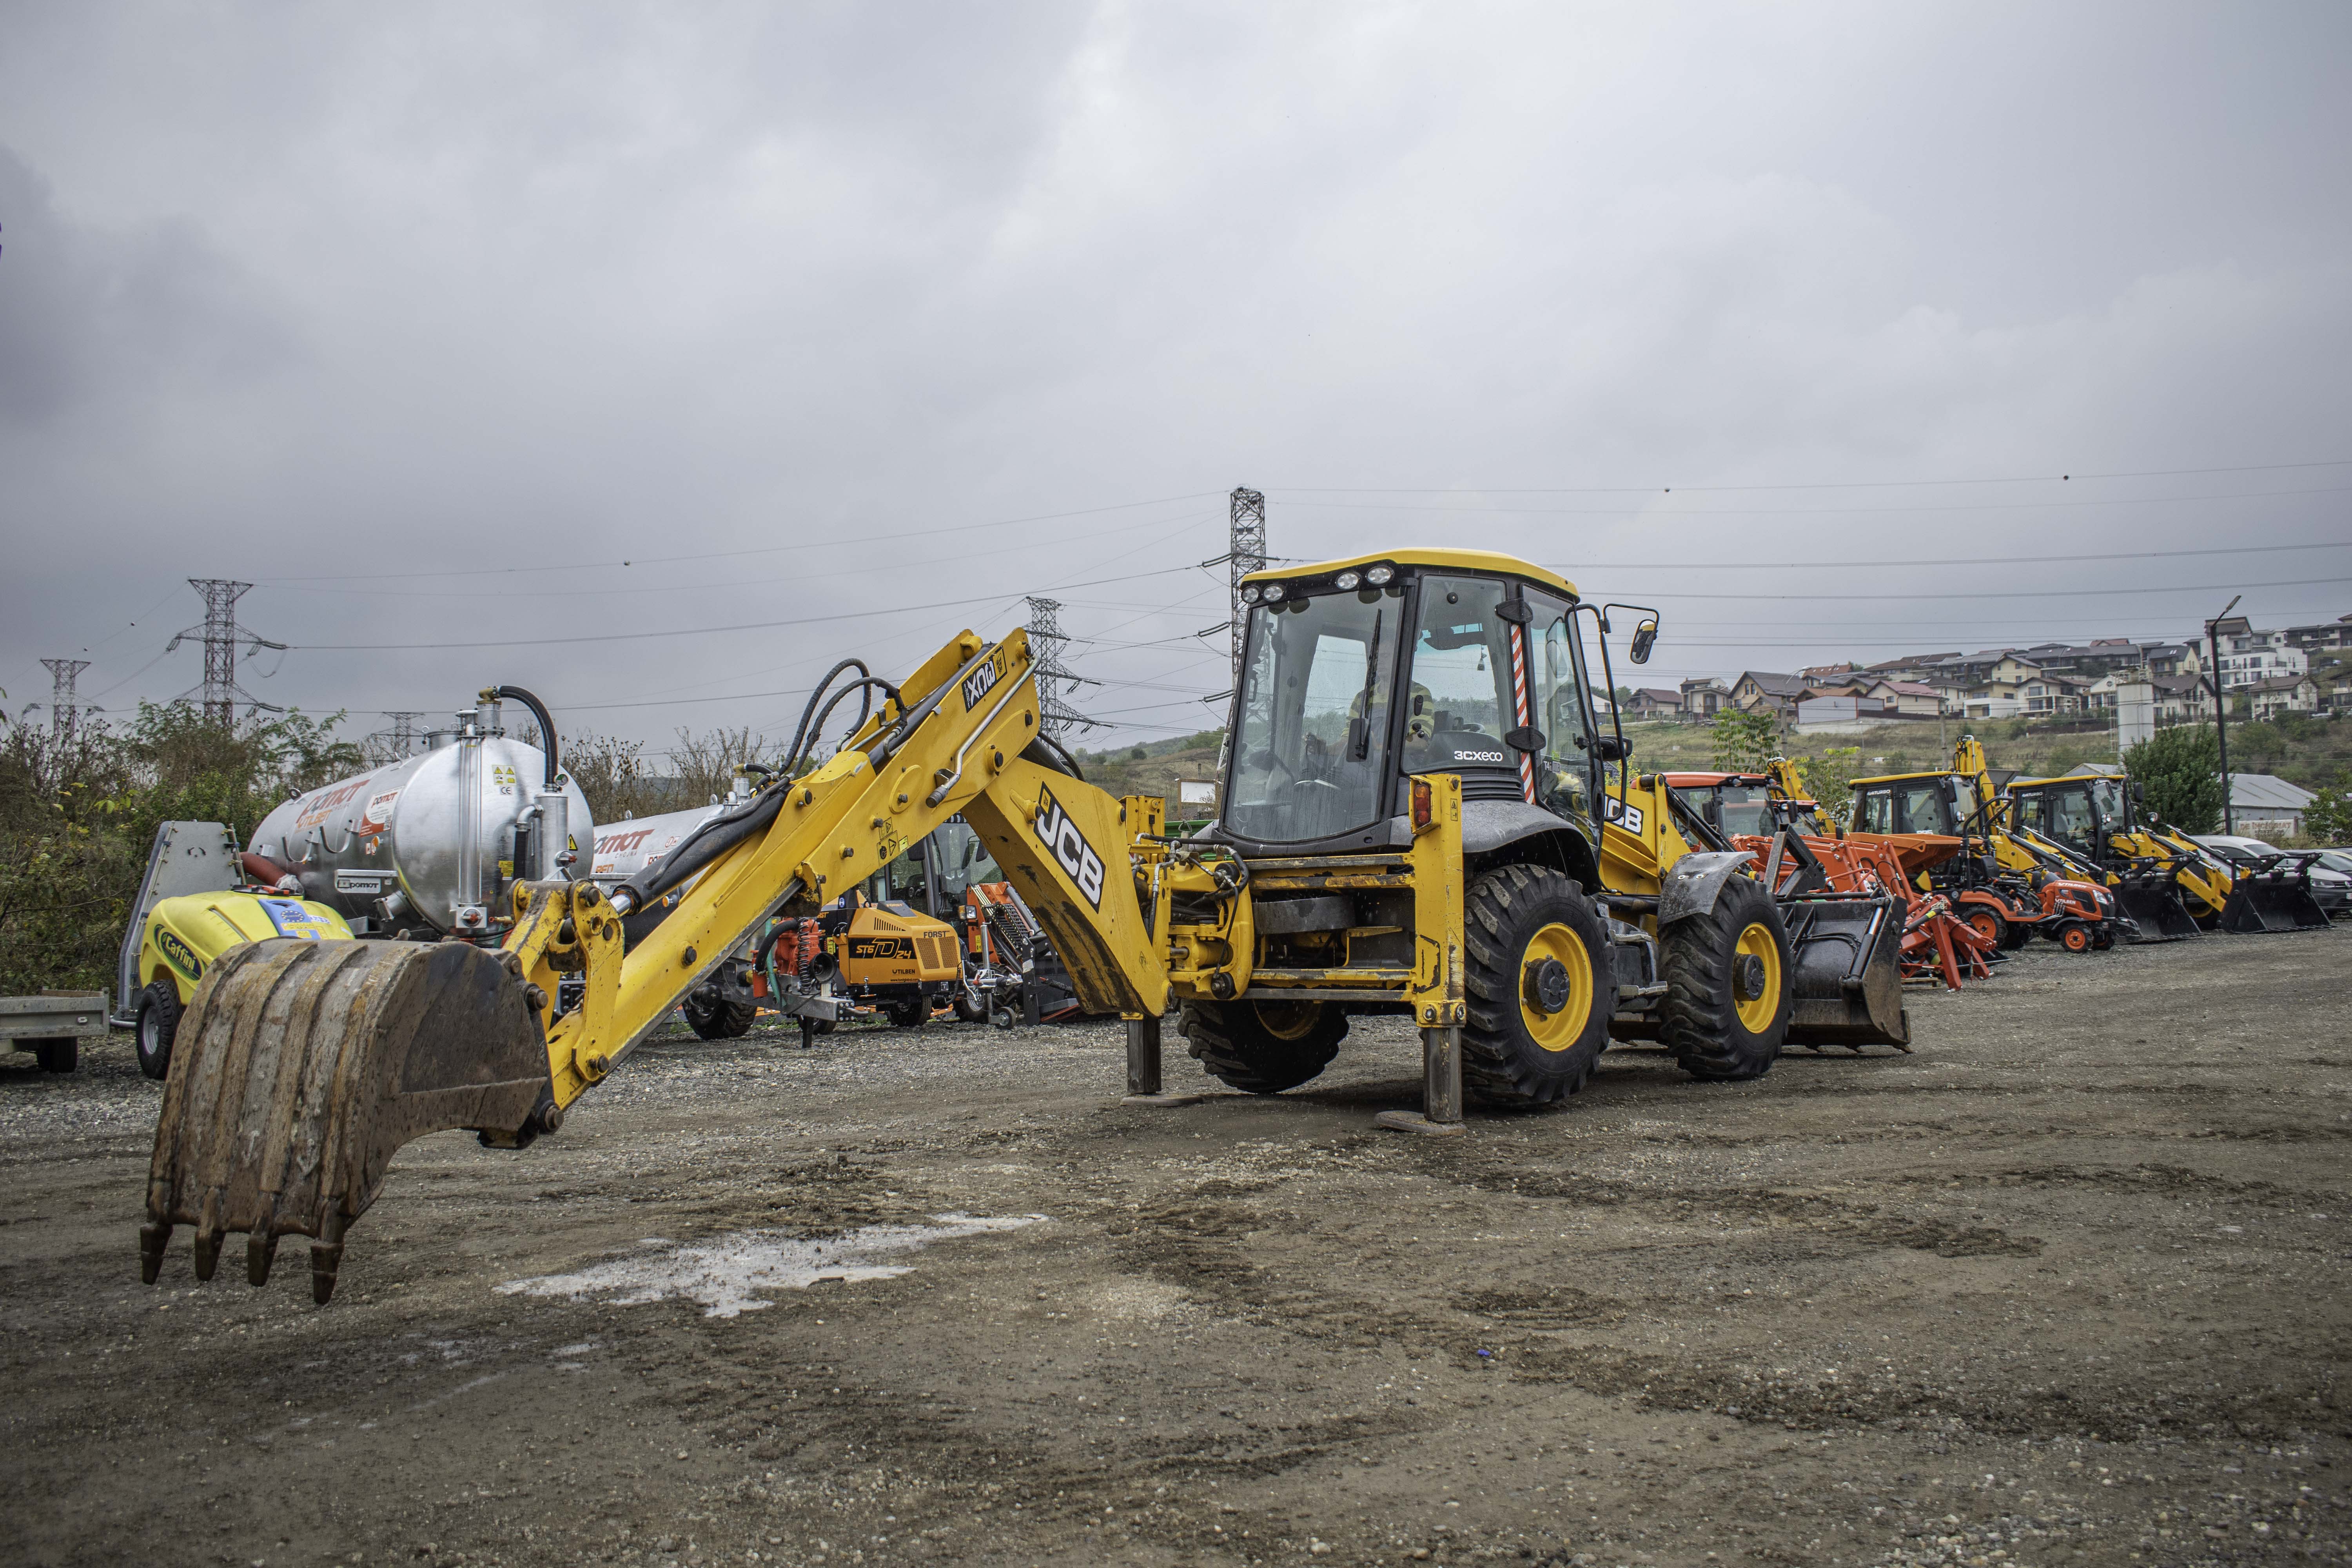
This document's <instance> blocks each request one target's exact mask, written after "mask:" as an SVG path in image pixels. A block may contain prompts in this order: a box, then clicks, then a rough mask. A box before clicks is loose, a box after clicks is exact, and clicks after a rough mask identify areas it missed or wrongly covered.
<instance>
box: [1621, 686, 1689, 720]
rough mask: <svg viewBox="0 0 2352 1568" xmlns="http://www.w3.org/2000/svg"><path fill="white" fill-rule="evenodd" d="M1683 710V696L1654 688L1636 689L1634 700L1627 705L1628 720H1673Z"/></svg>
mask: <svg viewBox="0 0 2352 1568" xmlns="http://www.w3.org/2000/svg"><path fill="white" fill-rule="evenodd" d="M1682 710H1683V695H1682V693H1681V692H1679V691H1664V690H1661V689H1659V688H1657V687H1654V686H1643V687H1639V688H1637V689H1635V690H1634V692H1633V700H1632V701H1630V702H1628V703H1626V704H1625V717H1626V718H1628V719H1672V718H1675V717H1676V716H1677V715H1679V714H1680V713H1681V712H1682Z"/></svg>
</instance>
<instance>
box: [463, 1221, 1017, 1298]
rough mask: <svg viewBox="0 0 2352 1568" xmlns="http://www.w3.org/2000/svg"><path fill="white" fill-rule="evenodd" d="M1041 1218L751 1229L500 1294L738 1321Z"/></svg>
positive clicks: (514, 1284) (544, 1278)
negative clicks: (680, 1307)
mask: <svg viewBox="0 0 2352 1568" xmlns="http://www.w3.org/2000/svg"><path fill="white" fill-rule="evenodd" d="M1045 1217H1046V1216H1045V1215H1040V1214H1033V1215H1010V1216H1006V1217H1002V1218H988V1217H983V1216H980V1215H960V1214H942V1215H932V1216H931V1218H932V1219H933V1220H934V1221H936V1222H937V1223H936V1224H932V1225H869V1226H866V1227H865V1228H863V1229H861V1230H853V1231H849V1232H846V1233H845V1234H844V1235H841V1236H837V1237H832V1238H831V1239H829V1240H825V1241H800V1240H796V1239H794V1238H793V1237H788V1236H786V1235H784V1234H783V1233H782V1231H774V1230H750V1231H743V1232H740V1233H739V1234H737V1235H734V1236H730V1237H720V1238H719V1240H717V1241H706V1242H693V1243H689V1244H688V1245H686V1246H683V1247H671V1246H669V1245H668V1244H667V1243H666V1242H665V1243H662V1244H661V1245H662V1246H663V1247H665V1250H663V1251H660V1252H655V1253H640V1254H637V1255H636V1256H634V1257H630V1258H614V1259H613V1260H612V1261H610V1262H608V1263H599V1264H597V1265H596V1266H595V1267H594V1268H583V1269H581V1270H580V1271H579V1272H578V1273H576V1274H546V1275H541V1277H539V1278H538V1279H510V1280H509V1281H508V1282H507V1283H505V1284H503V1285H501V1286H499V1293H500V1294H501V1295H507V1296H513V1295H525V1296H568V1297H570V1298H571V1299H572V1300H575V1301H580V1300H588V1299H590V1298H592V1297H603V1298H605V1299H607V1300H611V1301H612V1303H613V1304H614V1305H615V1306H620V1307H637V1306H643V1305H645V1304H646V1303H647V1302H650V1301H660V1300H667V1299H669V1298H671V1297H682V1298H684V1299H686V1300H690V1301H699V1302H700V1303H702V1312H703V1316H705V1317H707V1318H733V1317H740V1315H741V1314H743V1313H745V1312H751V1311H757V1310H760V1309H761V1308H762V1307H772V1306H774V1305H775V1302H773V1301H772V1300H762V1299H761V1296H760V1294H759V1292H761V1291H767V1290H804V1289H807V1288H808V1287H809V1286H811V1285H814V1284H816V1283H817V1282H818V1281H820V1280H828V1279H837V1280H840V1281H843V1282H844V1283H849V1282H853V1281H856V1280H861V1279H897V1278H898V1276H899V1275H901V1274H904V1273H906V1272H908V1270H909V1269H910V1268H912V1267H913V1265H911V1264H904V1263H896V1264H893V1263H878V1262H876V1261H875V1259H877V1258H889V1257H893V1256H896V1255H897V1254H899V1253H905V1252H912V1251H915V1250H916V1249H917V1248H919V1247H928V1246H929V1245H930V1244H931V1243H932V1242H935V1241H947V1240H951V1239H952V1238H954V1237H961V1236H979V1235H982V1234H983V1233H985V1232H989V1231H999V1230H1019V1229H1021V1228H1022V1227H1023V1226H1032V1225H1037V1224H1040V1223H1042V1222H1043V1221H1044V1220H1045Z"/></svg>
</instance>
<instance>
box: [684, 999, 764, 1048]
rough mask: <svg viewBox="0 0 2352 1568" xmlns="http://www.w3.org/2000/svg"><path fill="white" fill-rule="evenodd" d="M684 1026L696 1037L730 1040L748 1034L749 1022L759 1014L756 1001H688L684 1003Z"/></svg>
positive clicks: (758, 1006) (749, 1030)
mask: <svg viewBox="0 0 2352 1568" xmlns="http://www.w3.org/2000/svg"><path fill="white" fill-rule="evenodd" d="M685 1012H686V1026H687V1027H688V1028H689V1029H692V1030H693V1031H694V1033H695V1036H696V1037H697V1038H698V1039H705V1040H732V1039H739V1038H740V1037H742V1036H744V1035H746V1034H749V1033H750V1032H751V1022H752V1020H753V1019H755V1018H757V1017H758V1016H760V1005H759V1004H758V1003H756V1002H707V1003H706V1002H688V1003H687V1004H686V1008H685Z"/></svg>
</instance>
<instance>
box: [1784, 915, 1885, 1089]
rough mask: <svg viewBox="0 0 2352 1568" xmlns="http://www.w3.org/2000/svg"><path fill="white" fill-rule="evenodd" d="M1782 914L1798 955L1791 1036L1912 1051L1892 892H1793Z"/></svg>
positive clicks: (1807, 1042)
mask: <svg viewBox="0 0 2352 1568" xmlns="http://www.w3.org/2000/svg"><path fill="white" fill-rule="evenodd" d="M1780 919H1781V920H1782V921H1783V922H1785V923H1786V924H1787V926H1788V928H1789V950H1790V952H1791V953H1792V954H1793V955H1794V956H1795V959H1796V973H1795V975H1794V977H1793V979H1792V982H1791V984H1790V995H1791V1000H1792V1001H1793V1003H1794V1005H1793V1006H1792V1007H1791V1009H1790V1014H1789V1043H1790V1045H1792V1046H1849V1047H1853V1049H1855V1050H1860V1049H1861V1048H1862V1047H1864V1046H1895V1047H1899V1048H1900V1049H1902V1050H1904V1051H1906V1052H1907V1051H1909V1050H1910V1048H1911V1020H1910V1018H1909V1016H1907V1015H1906V1014H1905V1012H1904V1011H1903V970H1902V949H1903V905H1902V903H1901V902H1900V901H1899V900H1895V899H1894V898H1892V897H1882V898H1875V899H1846V898H1814V897H1802V898H1796V899H1788V900H1782V902H1781V904H1780Z"/></svg>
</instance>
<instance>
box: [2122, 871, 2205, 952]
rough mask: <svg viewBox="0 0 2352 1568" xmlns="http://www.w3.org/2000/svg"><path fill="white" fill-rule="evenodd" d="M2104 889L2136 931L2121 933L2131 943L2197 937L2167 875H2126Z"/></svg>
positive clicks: (2176, 888)
mask: <svg viewBox="0 0 2352 1568" xmlns="http://www.w3.org/2000/svg"><path fill="white" fill-rule="evenodd" d="M2107 890H2108V891H2109V892H2111V893H2113V894H2114V895H2115V896H2116V908H2117V909H2119V910H2122V911H2123V912H2124V914H2125V916H2126V918H2127V919H2129V920H2130V921H2132V923H2133V925H2134V926H2136V927H2137V930H2129V929H2127V930H2126V931H2125V935H2126V937H2127V938H2128V939H2129V940H2131V941H2133V942H2179V941H2180V940H2181V939H2182V938H2183V937H2191V936H2195V935H2196V934H2197V921H2195V920H2194V919H2193V918H2192V917H2191V916H2190V915H2189V906H2188V905H2187V904H2185V903H2183V902H2181V900H2180V889H2179V887H2178V886H2176V885H2175V884H2174V882H2173V880H2172V879H2171V878H2170V877H2169V876H2164V877H2133V876H2126V877H2125V878H2124V879H2123V880H2122V881H2120V882H2118V883H2117V884H2116V886H2114V887H2112V888H2110V889H2107Z"/></svg>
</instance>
